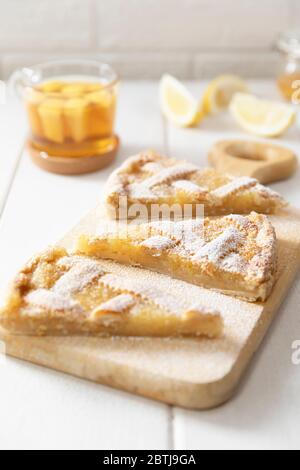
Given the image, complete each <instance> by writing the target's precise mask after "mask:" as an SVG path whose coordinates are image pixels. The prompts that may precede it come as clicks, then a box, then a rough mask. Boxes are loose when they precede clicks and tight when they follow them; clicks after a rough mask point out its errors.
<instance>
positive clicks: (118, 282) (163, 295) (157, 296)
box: [101, 274, 182, 314]
mask: <svg viewBox="0 0 300 470" xmlns="http://www.w3.org/2000/svg"><path fill="white" fill-rule="evenodd" d="M101 283H102V284H104V285H106V286H107V287H109V288H111V289H115V290H119V291H127V292H129V293H133V294H136V295H139V296H140V297H142V298H144V299H146V300H150V301H151V302H153V303H154V304H156V305H157V306H158V307H161V308H163V309H165V310H167V311H168V312H169V313H174V314H175V313H177V314H181V313H182V305H181V304H180V302H179V301H178V299H175V298H174V297H173V296H172V295H170V294H168V293H167V292H163V291H160V290H159V289H153V288H151V287H149V286H147V285H144V284H141V283H139V282H138V281H137V280H135V279H130V278H125V277H119V276H116V275H115V274H105V275H104V276H103V277H102V278H101Z"/></svg>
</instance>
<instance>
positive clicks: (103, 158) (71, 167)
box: [27, 136, 120, 175]
mask: <svg viewBox="0 0 300 470" xmlns="http://www.w3.org/2000/svg"><path fill="white" fill-rule="evenodd" d="M119 146H120V141H119V137H118V136H115V146H114V147H113V148H111V149H109V150H108V151H107V152H105V153H102V154H100V155H91V156H88V157H52V156H51V155H48V154H47V153H46V152H41V151H39V150H37V149H35V148H34V147H33V146H32V144H31V142H30V141H29V140H28V141H27V149H28V151H29V153H30V156H31V159H32V161H33V162H34V163H35V164H36V165H37V166H38V167H40V168H41V169H42V170H45V171H49V172H50V173H57V174H60V175H82V174H85V173H92V172H94V171H98V170H100V169H101V168H104V167H106V166H108V165H110V164H111V163H112V162H113V161H114V159H115V157H116V155H117V152H118V149H119Z"/></svg>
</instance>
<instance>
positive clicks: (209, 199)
mask: <svg viewBox="0 0 300 470" xmlns="http://www.w3.org/2000/svg"><path fill="white" fill-rule="evenodd" d="M105 200H106V203H107V207H108V209H109V212H110V214H111V217H113V218H118V219H124V218H129V219H134V218H136V217H137V215H138V214H140V213H141V211H142V210H144V209H146V210H147V214H148V216H150V213H151V211H152V210H153V209H154V208H155V207H157V206H158V205H168V206H169V207H171V209H172V207H173V208H174V205H176V207H178V206H179V208H184V206H186V205H191V209H192V213H191V214H190V215H191V216H193V217H195V216H196V215H197V213H198V212H197V209H198V208H200V206H201V207H202V209H201V210H203V209H204V213H205V215H206V216H209V215H222V214H231V213H235V214H249V213H250V212H251V211H256V212H259V213H264V214H269V213H274V212H276V211H277V210H279V209H280V208H282V207H284V206H285V205H287V203H286V202H285V200H284V199H283V198H282V197H281V196H280V195H279V194H278V193H276V192H275V191H273V190H271V189H269V188H267V187H266V186H263V185H261V184H260V183H259V182H258V181H257V180H256V179H254V178H249V177H239V178H238V177H233V176H230V175H226V174H221V173H218V172H217V171H215V170H214V169H211V168H207V169H200V168H198V167H197V166H195V165H192V164H191V163H187V162H184V161H178V160H175V159H172V158H167V157H163V156H161V155H159V154H157V153H155V152H153V151H148V152H143V153H140V154H139V155H137V156H134V157H131V158H129V159H128V160H126V161H125V162H124V163H123V165H122V166H121V167H120V168H119V169H117V170H116V171H115V172H113V173H112V175H111V177H110V178H109V180H108V182H107V189H106V197H105ZM123 202H124V207H125V209H124V210H123V208H122V205H123ZM158 209H159V208H158ZM189 209H190V208H189ZM198 215H199V213H198ZM164 218H169V217H165V216H164Z"/></svg>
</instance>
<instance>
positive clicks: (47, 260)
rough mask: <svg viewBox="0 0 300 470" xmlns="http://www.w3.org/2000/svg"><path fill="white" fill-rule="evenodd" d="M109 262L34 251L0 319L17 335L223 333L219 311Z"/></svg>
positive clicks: (61, 252)
mask: <svg viewBox="0 0 300 470" xmlns="http://www.w3.org/2000/svg"><path fill="white" fill-rule="evenodd" d="M108 264H109V263H107V262H105V261H99V260H97V259H94V258H90V257H87V256H76V255H68V254H67V252H66V251H65V250H64V249H60V248H54V249H50V250H48V251H46V252H44V253H42V254H41V255H38V256H36V257H35V258H33V259H32V260H31V261H30V262H29V263H28V264H27V265H26V266H25V267H24V268H23V269H22V270H21V271H20V272H19V273H18V275H17V277H16V278H15V280H14V282H13V283H12V286H11V289H10V292H9V295H8V298H7V300H6V303H5V305H4V306H3V308H2V309H1V311H0V325H1V326H2V327H4V328H5V329H7V330H8V331H9V332H11V333H13V334H22V335H94V336H101V335H120V336H160V337H164V336H167V337H169V336H192V337H195V336H206V337H210V338H215V337H218V336H220V335H221V334H222V330H223V320H222V317H221V315H220V313H219V312H217V311H215V310H214V309H209V308H207V307H205V306H202V305H200V304H194V303H191V305H190V306H189V307H187V305H186V303H183V302H182V301H181V299H180V297H179V296H176V295H175V294H174V295H171V294H170V293H168V292H165V291H161V290H160V289H159V288H157V287H155V288H154V287H153V285H152V284H151V283H147V282H145V281H142V280H140V279H139V276H138V274H136V273H132V272H131V273H124V274H122V270H121V272H120V270H116V271H114V270H113V269H112V270H111V269H109V268H108ZM110 264H112V263H110Z"/></svg>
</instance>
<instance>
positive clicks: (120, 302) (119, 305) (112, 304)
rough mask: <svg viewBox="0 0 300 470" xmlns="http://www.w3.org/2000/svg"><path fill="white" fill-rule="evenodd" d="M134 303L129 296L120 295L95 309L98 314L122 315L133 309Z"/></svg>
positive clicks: (132, 298)
mask: <svg viewBox="0 0 300 470" xmlns="http://www.w3.org/2000/svg"><path fill="white" fill-rule="evenodd" d="M135 303H136V301H135V299H134V297H132V295H129V294H120V295H117V296H116V297H114V298H112V299H110V300H108V301H107V302H104V303H103V304H101V305H100V306H99V307H97V308H96V310H97V311H98V312H109V313H122V312H125V311H126V310H128V309H129V308H131V307H133V305H134V304H135Z"/></svg>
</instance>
